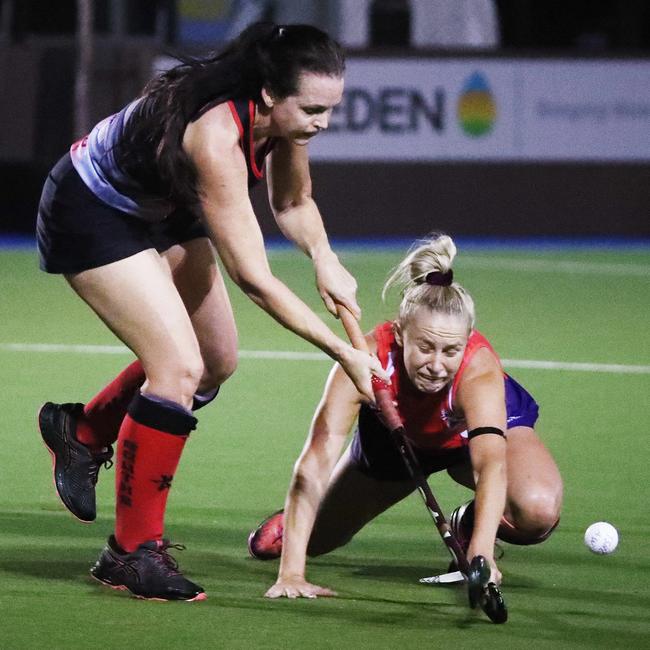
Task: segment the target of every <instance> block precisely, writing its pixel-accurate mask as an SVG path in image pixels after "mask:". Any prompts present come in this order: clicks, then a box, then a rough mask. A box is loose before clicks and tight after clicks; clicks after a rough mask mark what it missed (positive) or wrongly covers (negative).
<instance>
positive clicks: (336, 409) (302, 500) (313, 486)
mask: <svg viewBox="0 0 650 650" xmlns="http://www.w3.org/2000/svg"><path fill="white" fill-rule="evenodd" d="M360 401H361V396H360V394H359V393H358V391H357V390H356V389H355V387H354V385H353V384H352V382H351V381H350V380H349V379H348V377H347V376H346V374H345V373H344V372H343V370H342V369H341V367H340V366H338V365H337V366H334V368H333V370H332V372H331V373H330V376H329V378H328V381H327V384H326V386H325V392H324V394H323V398H322V400H321V402H320V404H319V405H318V408H317V409H316V413H315V415H314V419H313V421H312V425H311V429H310V432H309V437H308V438H307V441H306V443H305V446H304V448H303V450H302V453H301V454H300V457H299V458H298V460H297V461H296V464H295V467H294V471H293V476H292V478H291V483H290V485H289V492H288V494H287V499H286V502H285V508H284V534H283V538H282V558H281V560H280V569H279V571H278V578H277V581H276V583H275V584H274V585H273V586H272V587H271V588H270V589H269V590H268V591H267V593H266V595H267V596H268V597H269V598H277V597H281V596H288V597H290V598H292V597H293V598H295V597H297V596H306V597H315V596H321V595H324V596H327V595H335V594H334V593H333V592H330V591H329V590H324V589H323V588H322V587H318V586H317V585H312V584H310V583H308V582H307V581H306V579H305V569H306V558H307V546H308V543H309V538H310V536H311V532H312V529H313V527H314V521H315V519H316V513H317V512H318V508H319V505H320V502H321V500H322V498H323V495H324V494H325V491H326V489H327V485H328V482H329V479H330V476H331V474H332V471H333V469H334V466H335V465H336V462H337V460H338V459H339V457H340V455H341V451H342V449H343V446H344V444H345V441H346V438H347V435H348V433H349V431H350V429H351V428H352V425H353V424H354V421H355V419H356V417H357V415H358V413H359V406H360Z"/></svg>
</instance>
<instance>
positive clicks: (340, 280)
mask: <svg viewBox="0 0 650 650" xmlns="http://www.w3.org/2000/svg"><path fill="white" fill-rule="evenodd" d="M268 180H269V182H268V187H269V201H270V204H271V208H272V210H273V214H274V216H275V220H276V222H277V224H278V226H279V228H280V230H281V231H282V233H283V234H284V236H285V237H287V239H290V240H291V241H293V242H294V243H295V244H296V245H297V246H298V247H299V248H300V249H301V250H303V251H304V252H305V254H307V255H308V256H309V257H310V258H311V259H312V260H313V262H314V270H315V272H316V284H317V287H318V292H319V294H320V296H321V298H322V299H323V302H324V303H325V306H326V307H327V309H328V310H329V311H330V313H332V314H334V315H335V316H336V315H337V312H336V304H337V303H338V304H342V305H344V306H345V307H347V308H348V309H349V310H350V311H351V312H352V313H353V314H354V315H355V317H356V318H357V319H358V318H360V316H361V310H360V308H359V305H358V304H357V301H356V290H357V283H356V280H355V279H354V277H353V276H352V275H351V274H350V273H349V272H348V271H347V270H346V269H345V268H344V267H343V266H342V265H341V263H340V262H339V259H338V257H337V256H336V255H335V253H334V251H332V249H331V247H330V244H329V241H328V239H327V233H326V232H325V228H324V226H323V219H322V217H321V215H320V212H319V211H318V207H317V205H316V203H315V202H314V200H313V198H312V193H311V177H310V175H309V160H308V154H307V147H304V146H303V147H301V146H298V145H296V144H293V143H291V142H288V141H285V140H281V141H279V142H278V144H277V145H276V147H275V149H274V150H273V152H272V153H271V156H270V165H269V171H268Z"/></svg>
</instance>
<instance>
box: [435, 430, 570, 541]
mask: <svg viewBox="0 0 650 650" xmlns="http://www.w3.org/2000/svg"><path fill="white" fill-rule="evenodd" d="M506 457H507V467H508V492H507V496H506V508H505V511H504V518H503V519H502V523H501V526H500V527H499V532H498V536H499V538H500V539H502V540H503V541H506V542H510V543H512V544H534V543H537V542H541V541H544V539H546V537H547V536H548V534H549V533H550V532H551V531H552V530H553V527H554V526H555V525H556V524H557V522H558V519H559V517H560V509H561V507H562V477H561V476H560V472H559V470H558V468H557V465H556V464H555V461H554V460H553V457H552V456H551V454H550V452H549V451H548V449H546V447H545V446H544V443H542V441H541V440H540V439H539V436H538V435H537V434H536V433H535V431H534V430H533V429H531V428H530V427H514V428H512V429H508V442H507V445H506ZM447 471H448V473H449V475H450V476H451V477H452V478H453V479H454V480H455V481H456V482H457V483H460V484H461V485H464V486H465V487H468V488H470V489H472V490H473V489H475V485H474V477H473V474H472V468H471V466H470V465H469V464H468V463H467V464H463V465H457V466H455V467H451V468H449V470H447Z"/></svg>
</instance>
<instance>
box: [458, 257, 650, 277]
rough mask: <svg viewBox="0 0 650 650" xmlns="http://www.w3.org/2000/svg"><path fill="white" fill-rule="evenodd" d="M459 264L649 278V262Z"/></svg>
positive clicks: (477, 260)
mask: <svg viewBox="0 0 650 650" xmlns="http://www.w3.org/2000/svg"><path fill="white" fill-rule="evenodd" d="M458 265H459V266H461V267H462V266H467V267H468V268H476V269H494V270H500V271H534V272H542V273H585V274H598V275H603V274H604V275H620V276H623V275H628V276H634V277H641V278H648V279H650V264H624V263H616V262H608V263H603V264H598V263H597V262H582V261H578V260H574V261H571V260H540V259H532V258H516V259H503V258H499V257H496V256H495V257H478V256H475V257H472V256H471V255H467V256H465V255H462V256H459V257H458Z"/></svg>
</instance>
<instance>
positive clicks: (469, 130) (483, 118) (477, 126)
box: [457, 72, 497, 138]
mask: <svg viewBox="0 0 650 650" xmlns="http://www.w3.org/2000/svg"><path fill="white" fill-rule="evenodd" d="M457 110H458V122H459V123H460V126H461V128H462V129H463V131H465V133H466V134H467V135H469V136H471V137H473V138H479V137H481V136H483V135H486V134H487V133H489V132H490V131H491V130H492V127H493V126H494V122H495V120H496V116H497V110H496V104H495V103H494V97H493V96H492V92H491V91H490V87H489V86H488V83H487V81H486V79H485V77H484V76H483V75H482V74H481V73H480V72H475V73H474V74H473V75H472V76H471V77H470V78H469V79H468V80H467V81H466V82H465V85H464V86H463V88H462V90H461V92H460V97H459V98H458V109H457Z"/></svg>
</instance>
